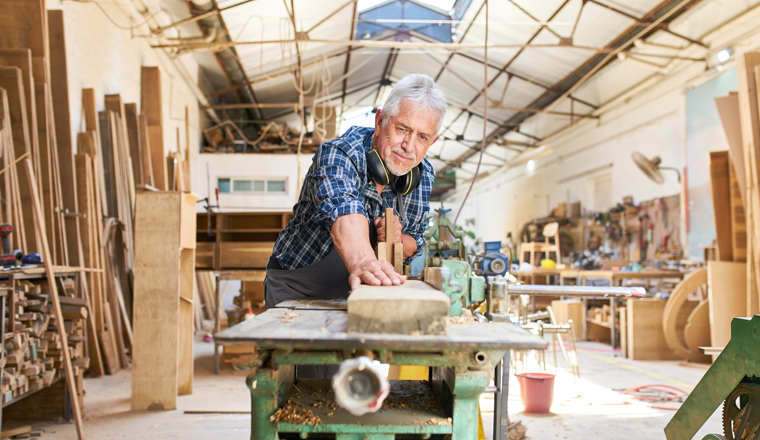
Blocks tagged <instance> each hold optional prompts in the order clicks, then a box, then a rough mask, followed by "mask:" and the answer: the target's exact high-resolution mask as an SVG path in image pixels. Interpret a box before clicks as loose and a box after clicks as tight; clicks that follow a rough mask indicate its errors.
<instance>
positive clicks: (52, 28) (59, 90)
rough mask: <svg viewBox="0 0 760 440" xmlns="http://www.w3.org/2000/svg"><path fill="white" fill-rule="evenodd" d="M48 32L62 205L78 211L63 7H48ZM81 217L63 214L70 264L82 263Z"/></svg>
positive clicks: (71, 210) (51, 89)
mask: <svg viewBox="0 0 760 440" xmlns="http://www.w3.org/2000/svg"><path fill="white" fill-rule="evenodd" d="M47 14H48V32H49V34H50V44H49V53H50V58H49V59H48V60H49V62H48V64H49V68H50V71H51V72H55V75H51V76H50V93H51V100H52V111H53V113H54V114H55V118H54V120H55V126H54V130H55V139H56V151H57V154H58V170H59V178H60V179H59V183H60V188H61V195H62V203H63V208H64V209H68V210H69V211H70V212H79V204H78V200H77V196H78V191H77V189H76V178H75V176H74V154H73V152H74V149H73V145H72V140H73V138H72V135H71V116H70V114H69V80H68V67H67V62H66V36H65V32H64V26H63V11H61V10H49V11H47ZM80 223H82V220H80V217H78V216H75V217H64V225H65V228H66V241H67V243H68V258H69V261H68V263H69V265H71V266H79V265H80V255H79V249H78V246H74V245H73V243H77V240H78V234H79V230H80V228H79V224H80Z"/></svg>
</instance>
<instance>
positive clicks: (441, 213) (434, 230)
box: [425, 209, 467, 267]
mask: <svg viewBox="0 0 760 440" xmlns="http://www.w3.org/2000/svg"><path fill="white" fill-rule="evenodd" d="M436 211H438V218H436V219H435V220H434V221H433V224H432V225H431V226H429V227H428V228H427V230H426V231H425V267H441V262H442V261H443V260H445V259H444V258H443V255H442V254H443V253H450V251H456V254H457V255H456V258H460V259H462V260H466V259H467V253H466V252H465V249H464V233H462V232H458V231H457V230H456V228H455V227H454V224H452V223H451V220H449V219H447V218H446V211H448V210H444V209H437V210H436ZM452 237H453V239H452ZM447 258H451V256H448V257H447Z"/></svg>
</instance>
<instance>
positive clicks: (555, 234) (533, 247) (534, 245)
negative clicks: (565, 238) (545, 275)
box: [520, 222, 562, 266]
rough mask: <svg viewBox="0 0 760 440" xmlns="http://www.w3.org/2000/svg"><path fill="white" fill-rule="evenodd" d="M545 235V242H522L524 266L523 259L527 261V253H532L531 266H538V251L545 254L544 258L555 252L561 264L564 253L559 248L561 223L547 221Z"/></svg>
mask: <svg viewBox="0 0 760 440" xmlns="http://www.w3.org/2000/svg"><path fill="white" fill-rule="evenodd" d="M543 236H544V242H543V243H542V242H536V241H534V242H530V243H522V244H521V245H520V265H521V266H522V263H523V261H525V253H526V252H527V253H529V254H530V259H529V260H528V262H529V263H530V265H531V266H538V264H536V263H537V262H536V253H541V254H543V255H544V257H543V258H548V257H549V253H551V252H554V254H555V258H556V259H555V260H554V261H556V262H557V264H560V263H561V262H562V261H561V259H562V254H561V252H560V249H559V223H557V222H552V223H547V224H546V226H544V231H543ZM551 239H553V240H554V242H553V243H552V242H551Z"/></svg>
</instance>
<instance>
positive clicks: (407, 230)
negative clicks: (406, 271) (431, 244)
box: [403, 160, 435, 264]
mask: <svg viewBox="0 0 760 440" xmlns="http://www.w3.org/2000/svg"><path fill="white" fill-rule="evenodd" d="M423 167H424V172H423V174H422V181H421V182H420V187H419V188H417V189H416V190H415V191H414V192H412V194H410V196H411V198H410V200H409V202H408V203H404V205H406V211H407V215H408V216H409V218H408V221H407V222H406V226H405V227H404V231H403V232H404V234H407V235H409V236H411V237H412V238H414V241H416V242H417V251H416V252H415V253H414V254H413V255H412V256H411V257H409V258H407V259H406V260H404V263H405V264H411V262H412V260H414V259H415V258H417V257H419V256H420V255H422V254H423V253H424V251H425V230H426V229H427V223H428V222H427V220H428V215H429V213H430V191H431V190H432V188H433V179H434V175H435V172H434V171H433V167H432V166H430V164H429V163H427V160H425V161H424V163H423Z"/></svg>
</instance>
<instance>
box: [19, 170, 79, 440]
mask: <svg viewBox="0 0 760 440" xmlns="http://www.w3.org/2000/svg"><path fill="white" fill-rule="evenodd" d="M24 162H25V163H24V165H25V167H26V170H27V179H28V180H27V181H28V184H29V190H30V193H31V196H32V205H33V206H32V208H33V211H34V226H35V232H36V234H37V236H38V237H40V242H41V249H40V250H41V252H40V256H41V257H42V261H51V260H50V258H51V256H50V249H49V248H48V245H47V239H46V237H45V225H44V223H42V218H43V217H42V212H41V210H40V198H39V191H38V190H37V183H36V181H35V178H34V171H33V169H32V162H31V160H29V159H25V160H24ZM45 273H46V275H47V281H48V289H49V290H50V299H51V300H52V303H53V311H54V316H55V318H56V321H57V322H58V323H62V322H63V313H62V311H61V304H60V302H59V300H58V287H57V283H56V280H55V275H54V274H53V266H52V265H51V264H49V263H46V264H45ZM56 327H57V329H58V337H59V338H60V339H61V346H63V347H68V345H69V343H68V335H67V334H66V328H65V326H63V325H57V326H56ZM63 366H64V373H65V375H66V385H67V386H68V391H69V397H70V399H69V401H70V403H71V407H72V411H73V413H74V424H75V425H76V430H77V437H78V438H79V439H80V440H81V439H84V429H83V426H82V410H81V408H80V405H79V399H78V397H77V386H76V382H75V381H74V370H73V367H72V365H71V358H70V357H69V356H63Z"/></svg>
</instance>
